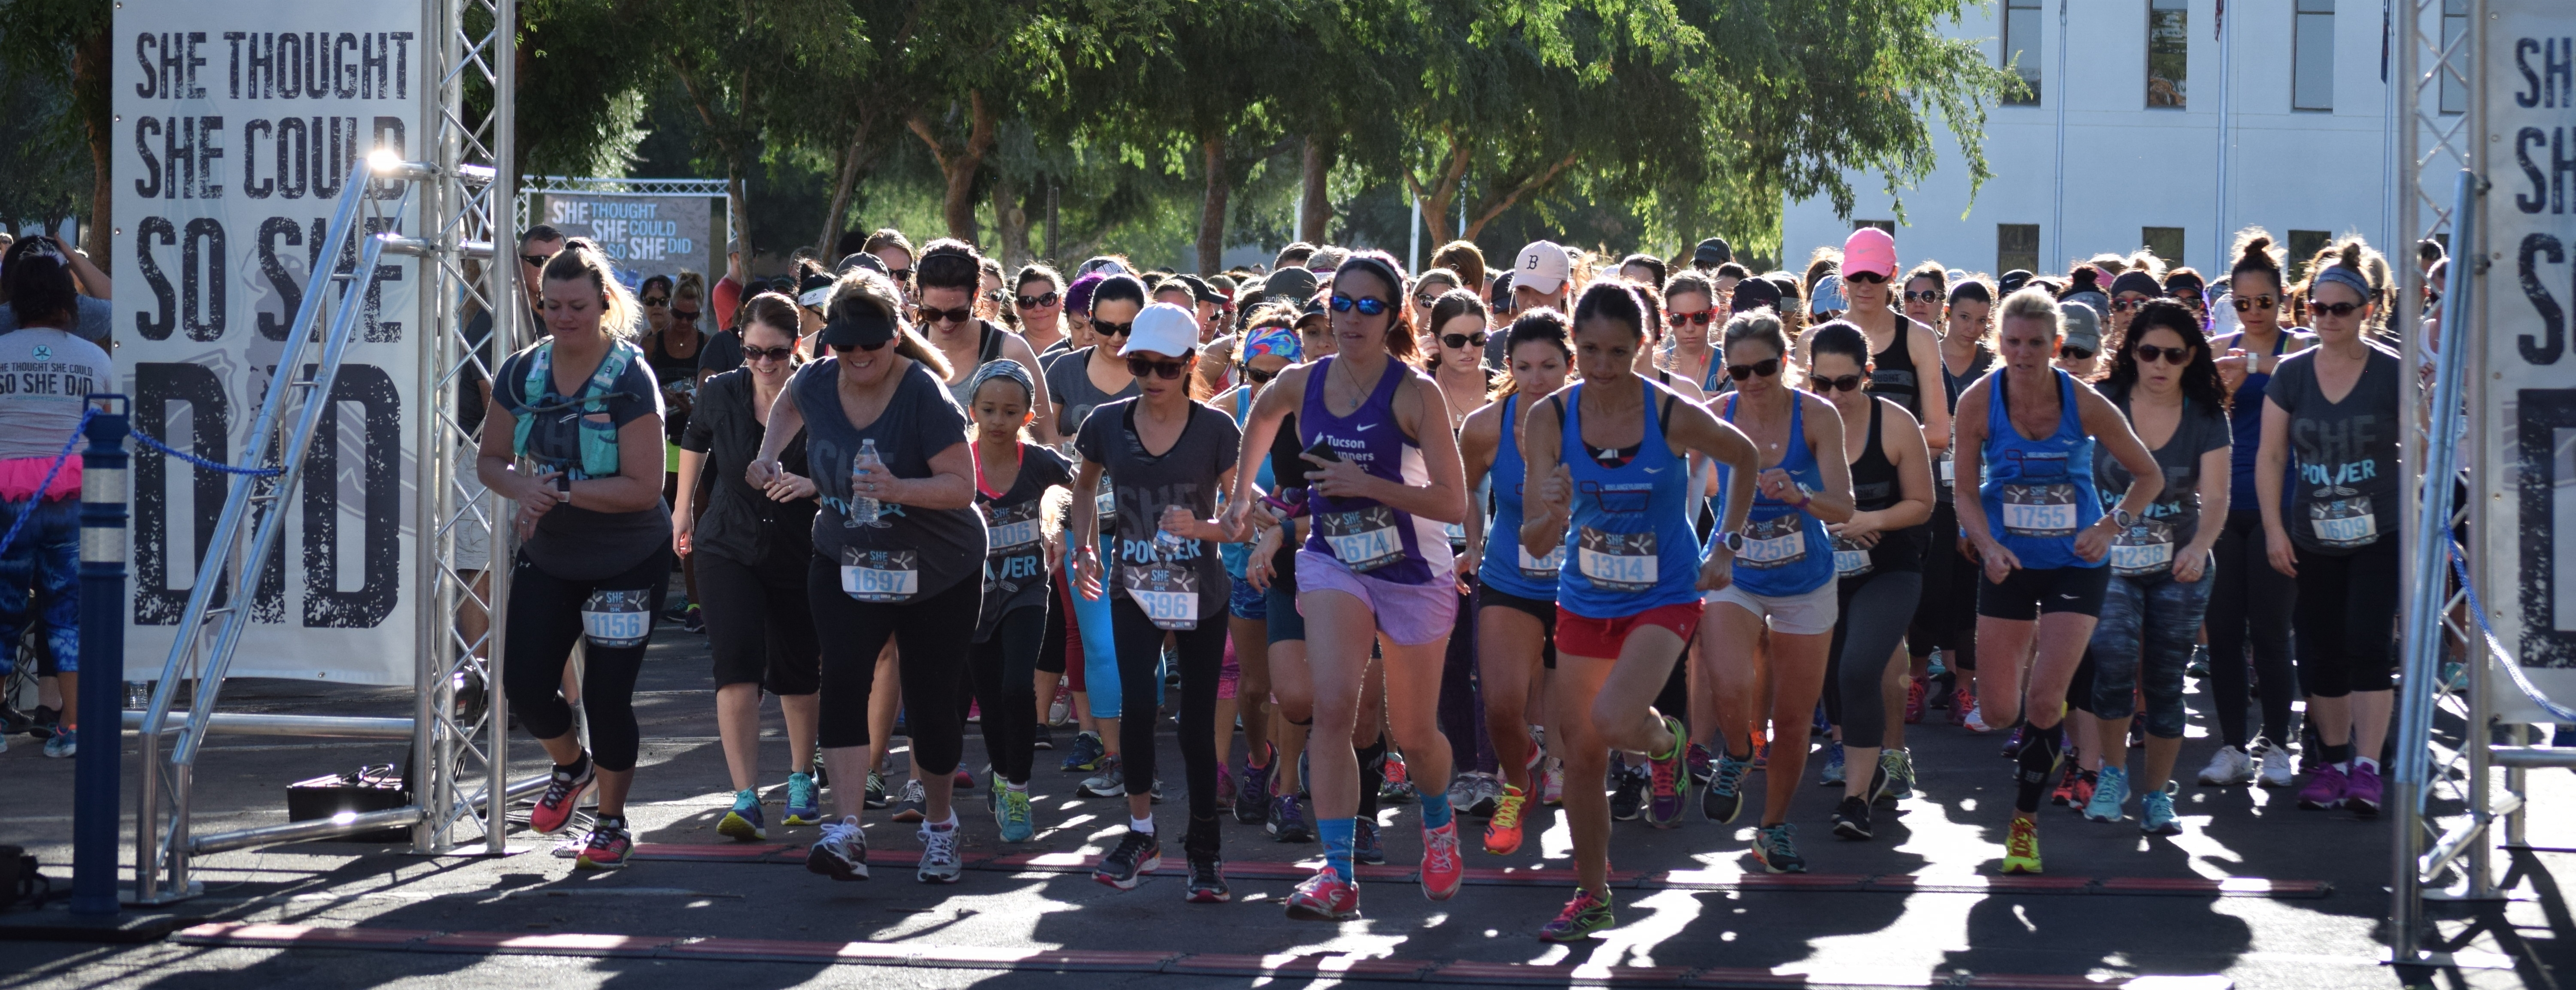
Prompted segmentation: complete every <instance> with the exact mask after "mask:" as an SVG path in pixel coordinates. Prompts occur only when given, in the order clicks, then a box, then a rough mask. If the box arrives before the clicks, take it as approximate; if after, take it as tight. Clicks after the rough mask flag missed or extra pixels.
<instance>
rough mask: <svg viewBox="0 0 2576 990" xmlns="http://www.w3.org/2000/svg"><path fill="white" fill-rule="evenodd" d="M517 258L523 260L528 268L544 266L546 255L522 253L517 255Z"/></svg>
mask: <svg viewBox="0 0 2576 990" xmlns="http://www.w3.org/2000/svg"><path fill="white" fill-rule="evenodd" d="M519 260H520V261H522V262H525V263H526V264H527V266H528V267H530V268H544V267H545V266H546V256H545V255H542V254H523V255H520V256H519Z"/></svg>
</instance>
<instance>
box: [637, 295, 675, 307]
mask: <svg viewBox="0 0 2576 990" xmlns="http://www.w3.org/2000/svg"><path fill="white" fill-rule="evenodd" d="M643 303H644V305H647V306H668V305H670V304H671V297H669V296H645V297H644V299H643Z"/></svg>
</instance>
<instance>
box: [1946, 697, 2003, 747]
mask: <svg viewBox="0 0 2576 990" xmlns="http://www.w3.org/2000/svg"><path fill="white" fill-rule="evenodd" d="M1959 705H1965V706H1967V709H1968V711H1967V714H1964V715H1962V714H1959V708H1958V705H1953V706H1951V708H1950V712H1951V716H1950V717H1951V718H1952V719H1953V720H1954V721H1955V724H1957V725H1958V726H1959V727H1960V728H1962V729H1966V730H1968V732H1969V733H1970V734H1972V735H1980V736H1982V735H1985V734H1986V733H1989V732H1993V731H1995V727H1994V726H1991V725H1987V724H1986V713H1985V712H1984V711H1983V710H1982V709H1980V708H1978V707H1977V696H1976V695H1974V694H1971V693H1969V691H1968V689H1966V688H1961V689H1959Z"/></svg>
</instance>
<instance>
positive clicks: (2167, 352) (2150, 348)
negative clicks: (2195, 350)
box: [2130, 344, 2191, 368]
mask: <svg viewBox="0 0 2576 990" xmlns="http://www.w3.org/2000/svg"><path fill="white" fill-rule="evenodd" d="M2130 350H2131V351H2132V352H2133V353H2135V354H2137V356H2138V360H2140V361H2162V362H2164V363H2166V364H2170V365H2173V366H2174V367H2177V368H2179V367H2182V366H2183V365H2186V364H2190V363H2191V348H2188V347H2158V346H2156V345H2154V344H2139V345H2138V346H2136V347H2134V348H2131V349H2130Z"/></svg>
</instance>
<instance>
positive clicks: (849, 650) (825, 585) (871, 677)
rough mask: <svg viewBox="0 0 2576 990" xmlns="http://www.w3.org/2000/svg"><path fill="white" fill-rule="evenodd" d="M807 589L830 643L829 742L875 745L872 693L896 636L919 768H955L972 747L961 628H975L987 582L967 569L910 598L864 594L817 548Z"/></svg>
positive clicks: (822, 730) (821, 634)
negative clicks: (964, 712)
mask: <svg viewBox="0 0 2576 990" xmlns="http://www.w3.org/2000/svg"><path fill="white" fill-rule="evenodd" d="M805 597H806V600H807V601H808V602H809V603H811V607H812V609H813V611H814V633H815V638H816V639H818V640H821V641H822V644H823V698H822V706H823V718H822V725H820V726H819V727H818V731H817V732H816V735H817V736H818V737H819V738H820V740H821V742H822V744H823V748H824V749H845V748H848V747H851V746H865V745H868V743H869V740H868V693H869V689H870V687H871V686H872V685H873V684H874V683H875V681H876V672H877V655H878V654H879V653H882V652H884V651H885V644H886V640H887V639H888V638H892V639H893V640H894V645H895V652H896V654H897V656H898V657H899V660H898V667H897V671H896V673H897V675H898V677H899V678H900V680H901V682H902V684H903V701H904V705H903V711H904V722H905V724H906V725H907V726H908V727H909V729H910V733H909V734H910V736H911V737H912V768H913V771H914V773H915V775H916V776H920V775H924V774H930V775H937V774H948V773H954V772H956V770H957V758H958V756H959V755H960V754H961V753H963V752H964V750H965V748H966V742H965V733H966V727H965V724H964V720H963V719H962V718H961V713H960V711H959V710H960V709H961V708H963V707H964V705H963V704H961V703H960V698H961V697H962V696H963V694H964V692H965V689H966V683H965V677H966V665H965V664H961V663H958V662H957V639H958V635H959V634H958V630H961V629H964V630H973V629H974V628H975V620H976V618H977V617H978V616H979V615H980V614H981V613H982V612H983V610H984V582H982V581H979V580H976V579H975V577H974V576H973V575H968V576H967V577H966V578H965V579H964V580H961V581H958V582H957V583H955V584H952V585H949V586H948V588H947V589H946V590H944V591H941V592H938V593H937V594H933V595H927V596H916V597H915V598H913V600H911V601H908V602H901V603H885V602H863V601H859V600H857V599H854V598H851V597H850V596H849V595H848V594H846V593H844V592H842V591H841V568H840V566H839V565H837V564H835V563H833V562H832V561H830V560H827V559H825V558H824V557H823V555H821V554H819V553H818V554H815V555H814V556H813V557H811V558H809V559H808V560H807V562H806V565H805ZM878 742H879V743H880V744H882V743H883V742H884V740H878Z"/></svg>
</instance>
